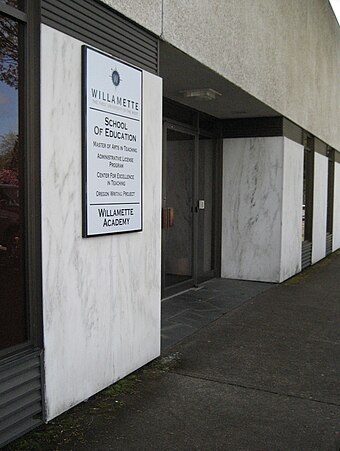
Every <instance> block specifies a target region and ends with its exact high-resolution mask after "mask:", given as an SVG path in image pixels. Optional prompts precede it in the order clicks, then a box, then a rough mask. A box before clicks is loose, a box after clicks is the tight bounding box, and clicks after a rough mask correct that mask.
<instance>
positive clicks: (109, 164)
mask: <svg viewBox="0 0 340 451" xmlns="http://www.w3.org/2000/svg"><path fill="white" fill-rule="evenodd" d="M83 147H84V148H83V236H85V237H88V236H95V235H106V234H111V233H122V232H136V231H140V230H142V71H141V70H139V69H137V68H135V67H132V66H130V65H128V64H126V63H123V62H121V61H119V60H117V59H115V58H112V57H110V56H108V55H106V54H103V53H101V52H99V51H96V50H93V49H91V48H89V47H86V46H83Z"/></svg>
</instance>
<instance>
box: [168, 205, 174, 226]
mask: <svg viewBox="0 0 340 451" xmlns="http://www.w3.org/2000/svg"><path fill="white" fill-rule="evenodd" d="M174 225H175V211H174V209H173V208H168V228H170V227H173V226H174Z"/></svg>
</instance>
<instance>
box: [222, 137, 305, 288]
mask: <svg viewBox="0 0 340 451" xmlns="http://www.w3.org/2000/svg"><path fill="white" fill-rule="evenodd" d="M302 178H303V146H301V145H300V144H297V143H295V142H293V141H291V140H288V139H286V138H283V137H270V138H237V139H225V140H224V144H223V195H222V199H223V200H222V261H221V273H222V277H229V278H235V279H248V280H260V281H265V282H281V281H282V280H285V279H286V278H288V277H290V276H292V275H293V274H296V273H297V272H299V271H300V269H301V221H302Z"/></svg>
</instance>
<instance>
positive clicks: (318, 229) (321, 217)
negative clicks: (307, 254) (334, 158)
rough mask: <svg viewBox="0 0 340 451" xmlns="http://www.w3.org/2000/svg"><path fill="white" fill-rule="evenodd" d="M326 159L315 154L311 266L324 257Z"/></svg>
mask: <svg viewBox="0 0 340 451" xmlns="http://www.w3.org/2000/svg"><path fill="white" fill-rule="evenodd" d="M327 185H328V158H327V157H325V156H324V155H320V154H319V153H317V152H315V156H314V191H313V238H312V264H314V263H316V262H317V261H319V260H321V259H322V258H324V257H325V256H326V231H327Z"/></svg>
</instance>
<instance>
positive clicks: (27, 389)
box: [0, 351, 42, 447]
mask: <svg viewBox="0 0 340 451" xmlns="http://www.w3.org/2000/svg"><path fill="white" fill-rule="evenodd" d="M40 367H41V359H40V351H36V352H33V353H30V354H29V355H25V356H24V357H21V358H16V359H15V360H13V361H11V362H8V363H7V364H5V365H2V366H1V367H0V447H1V446H4V445H6V444H7V443H9V442H10V441H12V440H14V439H16V438H17V437H19V436H21V435H23V434H25V433H26V432H28V431H30V430H31V429H33V428H35V427H37V426H39V425H40V424H41V423H42V418H41V417H42V415H41V412H42V407H41V406H42V402H41V376H40V373H41V368H40Z"/></svg>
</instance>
